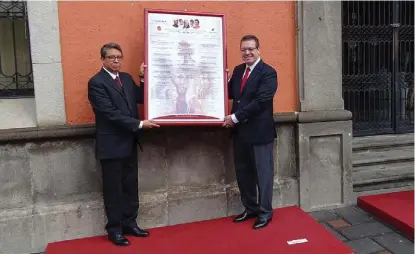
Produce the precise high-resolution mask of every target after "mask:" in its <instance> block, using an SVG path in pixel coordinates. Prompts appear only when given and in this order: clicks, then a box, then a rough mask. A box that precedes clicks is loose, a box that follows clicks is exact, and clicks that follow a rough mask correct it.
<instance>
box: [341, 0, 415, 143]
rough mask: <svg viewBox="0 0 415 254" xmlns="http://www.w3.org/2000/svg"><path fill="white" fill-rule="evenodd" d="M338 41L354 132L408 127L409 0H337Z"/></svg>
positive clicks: (410, 72) (405, 129)
mask: <svg viewBox="0 0 415 254" xmlns="http://www.w3.org/2000/svg"><path fill="white" fill-rule="evenodd" d="M342 43H343V99H344V105H345V108H346V109H347V110H350V111H351V112H352V113H353V132H354V135H355V136H362V135H373V134H386V133H402V132H413V128H414V2H413V1H347V2H342Z"/></svg>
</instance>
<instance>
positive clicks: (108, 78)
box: [100, 69, 124, 96]
mask: <svg viewBox="0 0 415 254" xmlns="http://www.w3.org/2000/svg"><path fill="white" fill-rule="evenodd" d="M100 75H101V77H102V78H103V79H104V81H105V83H106V84H107V85H108V86H109V87H111V88H112V89H114V90H115V91H117V92H119V93H120V94H121V95H122V96H124V95H123V92H122V90H121V88H119V87H118V84H117V82H116V81H115V80H114V79H113V78H112V77H111V76H110V75H109V74H108V73H107V72H106V71H105V70H104V69H101V72H100ZM121 82H122V81H121Z"/></svg>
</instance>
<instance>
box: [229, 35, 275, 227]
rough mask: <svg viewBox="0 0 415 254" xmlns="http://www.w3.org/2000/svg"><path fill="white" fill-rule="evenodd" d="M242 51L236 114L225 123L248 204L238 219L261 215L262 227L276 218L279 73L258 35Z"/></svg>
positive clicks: (232, 91)
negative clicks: (275, 115)
mask: <svg viewBox="0 0 415 254" xmlns="http://www.w3.org/2000/svg"><path fill="white" fill-rule="evenodd" d="M240 50H241V55H242V60H243V62H244V63H243V64H241V65H238V66H236V67H235V68H234V70H233V74H232V77H231V79H230V80H229V83H228V94H229V99H231V100H233V105H232V113H231V115H228V116H226V117H225V121H224V123H223V126H224V127H227V128H228V127H233V134H234V163H235V170H236V178H237V182H238V187H239V191H240V194H241V201H242V204H243V205H244V207H245V211H244V212H243V213H242V214H239V215H238V216H236V217H235V219H234V222H235V223H237V222H242V221H245V220H247V219H250V218H257V219H256V221H255V223H254V225H253V228H254V229H259V228H263V227H265V226H267V225H268V223H269V222H270V221H271V220H272V193H273V183H274V159H273V158H274V157H273V147H274V139H275V138H276V132H275V128H274V120H273V116H272V115H273V98H274V95H275V93H276V91H277V72H276V71H275V69H274V68H272V67H271V66H269V65H268V64H266V63H264V62H263V61H262V60H261V58H260V51H259V40H258V38H257V37H256V36H254V35H246V36H244V37H243V38H242V39H241V43H240ZM257 187H258V192H259V193H258V192H257ZM258 194H259V195H258Z"/></svg>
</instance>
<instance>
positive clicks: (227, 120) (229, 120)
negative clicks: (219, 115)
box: [222, 115, 235, 128]
mask: <svg viewBox="0 0 415 254" xmlns="http://www.w3.org/2000/svg"><path fill="white" fill-rule="evenodd" d="M233 126H235V123H234V122H233V121H232V117H231V115H227V116H225V120H224V122H223V124H222V127H225V128H231V127H233Z"/></svg>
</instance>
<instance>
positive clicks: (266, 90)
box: [228, 60, 277, 144]
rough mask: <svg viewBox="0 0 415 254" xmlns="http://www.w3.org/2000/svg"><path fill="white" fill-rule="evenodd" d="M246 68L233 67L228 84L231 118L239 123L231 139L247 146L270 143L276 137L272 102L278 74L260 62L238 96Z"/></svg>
mask: <svg viewBox="0 0 415 254" xmlns="http://www.w3.org/2000/svg"><path fill="white" fill-rule="evenodd" d="M245 66H246V65H245V64H241V65H238V66H236V67H235V69H234V70H233V73H232V78H231V79H230V80H229V83H228V89H229V90H228V95H229V99H231V100H233V104H232V114H235V117H236V118H237V119H238V121H239V123H237V124H236V125H235V127H234V135H235V137H236V138H238V139H239V140H241V141H243V142H246V143H250V144H266V143H270V142H273V140H274V139H275V137H276V132H275V128H274V119H273V98H274V95H275V93H276V91H277V72H276V71H275V69H274V68H272V67H271V66H269V65H268V64H266V63H264V62H263V61H262V60H260V61H259V62H258V64H257V65H256V66H255V68H254V69H253V70H252V72H251V74H250V75H249V78H248V80H247V82H246V84H245V87H244V89H243V90H242V92H240V88H241V81H242V76H243V74H244V72H245Z"/></svg>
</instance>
